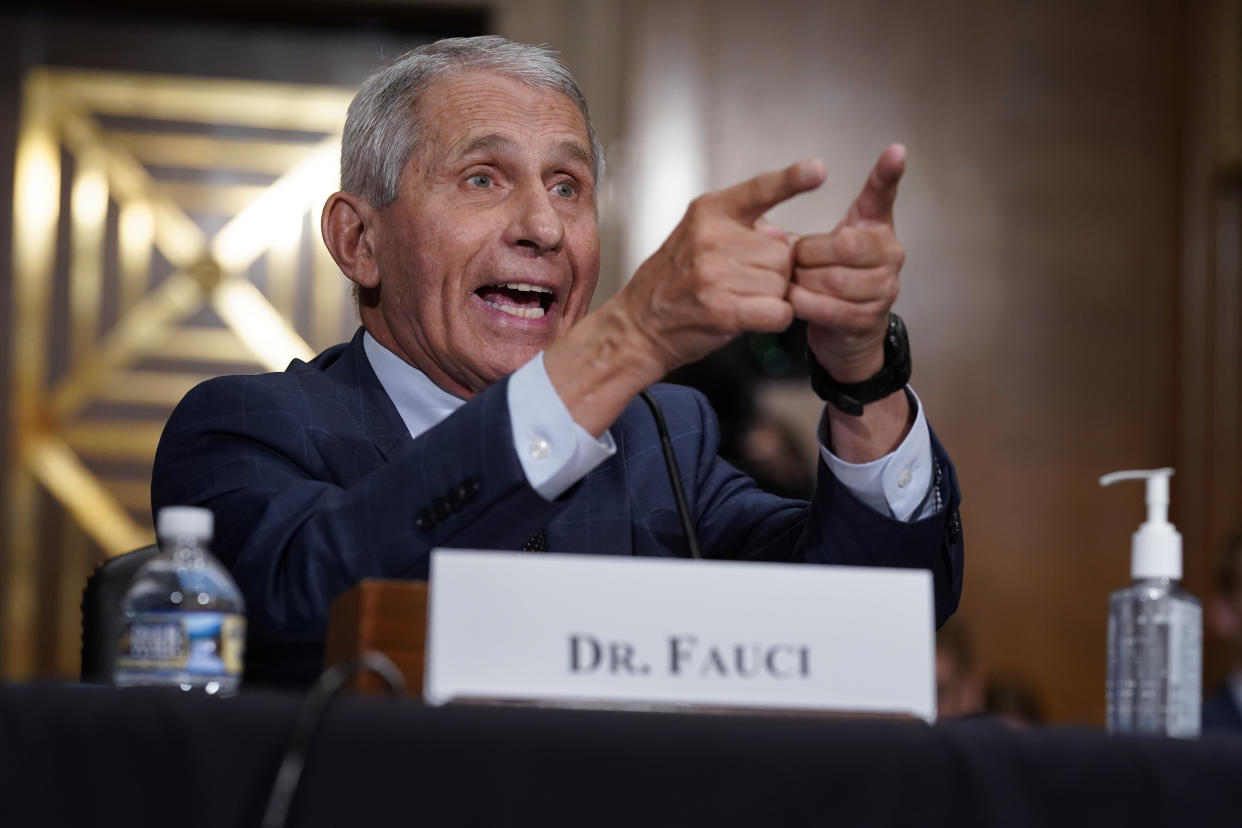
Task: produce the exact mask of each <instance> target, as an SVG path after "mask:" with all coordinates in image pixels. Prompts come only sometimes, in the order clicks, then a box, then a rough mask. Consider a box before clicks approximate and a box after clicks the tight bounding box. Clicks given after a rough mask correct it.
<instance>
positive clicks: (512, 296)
mask: <svg viewBox="0 0 1242 828" xmlns="http://www.w3.org/2000/svg"><path fill="white" fill-rule="evenodd" d="M475 293H476V294H477V295H478V297H479V298H480V299H482V300H483V301H484V302H486V303H487V304H489V305H491V306H492V307H493V308H495V309H496V310H498V311H500V312H501V313H507V314H509V315H510V316H516V317H518V318H520V319H542V318H543V315H544V314H545V313H547V312H548V309H549V308H551V307H552V303H553V302H555V301H556V293H554V292H553V290H552V288H548V287H544V286H542V285H531V284H526V283H525V282H506V283H504V284H501V285H484V286H483V287H481V288H479V289H478V290H476V291H475Z"/></svg>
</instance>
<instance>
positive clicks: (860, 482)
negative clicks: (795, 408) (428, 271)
mask: <svg viewBox="0 0 1242 828" xmlns="http://www.w3.org/2000/svg"><path fill="white" fill-rule="evenodd" d="M362 343H363V348H364V350H365V351H366V355H367V359H368V360H369V361H370V363H371V368H372V369H373V370H374V371H375V375H376V376H377V377H378V378H379V381H380V385H382V386H383V387H384V391H385V392H387V394H388V397H389V399H391V400H392V402H393V405H395V406H396V407H397V412H398V413H399V414H400V415H401V419H402V421H404V422H405V427H406V428H408V429H409V431H410V436H411V437H418V436H419V435H420V434H422V433H423V432H425V431H427V430H428V429H430V428H432V427H433V426H435V425H437V424H439V423H440V421H441V420H443V419H444V418H445V417H447V416H448V415H450V414H452V413H453V412H454V411H456V410H457V409H458V408H459V407H460V406H462V405H464V404H465V402H466V401H465V400H463V399H461V398H460V397H456V396H454V395H452V394H450V393H448V392H447V391H445V390H444V389H442V388H440V387H439V386H437V385H436V384H435V383H434V382H432V381H431V380H430V379H429V378H428V377H427V375H426V374H424V373H423V372H422V371H420V370H418V369H417V368H415V367H414V366H412V365H410V364H409V363H408V362H406V361H405V360H403V359H401V357H399V356H397V355H396V354H394V353H393V352H392V351H389V350H388V349H387V348H385V347H384V346H383V345H381V344H379V342H377V341H376V340H375V338H374V337H372V336H371V334H370V332H365V333H363V336H362ZM508 392H509V417H510V418H511V424H512V427H513V443H514V445H513V448H514V450H515V451H516V452H517V456H518V459H519V460H520V462H521V464H522V470H523V471H524V472H525V474H526V480H527V482H529V483H530V486H531V488H532V489H534V490H535V491H537V492H538V493H539V494H540V495H542V496H543V497H544V498H546V499H547V500H555V499H556V498H557V497H559V496H560V495H561V494H562V493H564V492H565V491H566V490H567V489H569V487H570V486H572V485H574V483H576V482H578V481H579V480H581V479H582V478H583V477H584V476H586V474H587V473H588V472H589V471H591V469H593V468H595V467H596V466H598V465H599V464H600V463H602V462H604V461H605V460H607V459H608V458H609V457H611V456H612V455H613V454H615V453H616V451H617V445H616V443H615V442H613V439H612V435H611V434H610V433H609V432H607V431H605V432H604V434H603V436H601V437H600V438H598V439H596V438H595V437H593V436H592V435H591V434H590V432H588V431H587V430H586V429H584V428H582V426H580V425H578V424H577V423H576V422H575V421H574V419H573V417H572V416H571V415H570V413H569V409H567V408H566V407H565V404H564V402H563V401H562V400H561V398H560V395H558V394H557V393H556V389H555V388H553V386H552V381H551V380H550V379H549V378H548V372H547V369H546V368H545V367H544V364H543V354H542V353H540V354H538V355H537V356H536V357H535V358H534V359H532V360H531V361H530V362H528V363H526V364H525V365H523V366H522V367H521V368H519V369H518V370H517V371H515V372H514V373H513V376H512V377H510V378H509V388H508ZM907 392H908V393H909V395H910V404H911V405H913V406H914V407H915V408H916V414H915V419H914V424H913V425H912V426H911V427H910V433H909V434H907V435H906V438H905V439H904V440H903V441H902V442H901V445H899V446H898V447H897V448H896V449H895V450H894V451H893V452H892V453H891V454H887V455H885V456H884V457H881V458H880V459H878V460H873V461H871V462H870V463H847V462H845V461H844V460H842V459H840V458H839V457H837V456H836V455H834V454H833V453H832V452H830V451H829V450H828V449H827V448H826V447H825V443H826V442H827V440H826V435H827V431H826V429H827V428H828V414H827V412H826V411H825V413H824V415H823V417H822V418H821V420H820V426H819V442H820V455H821V456H822V457H823V458H824V462H825V463H827V464H828V468H829V469H831V471H832V473H833V474H834V475H835V476H836V478H837V480H839V481H840V482H841V483H842V485H844V486H845V487H846V488H848V489H849V490H850V491H851V492H852V493H853V494H854V496H855V497H857V498H858V499H859V500H861V501H862V502H863V503H866V504H867V505H868V506H870V507H871V508H872V509H874V510H876V511H878V512H880V513H881V514H885V515H889V516H891V517H894V518H896V519H897V520H902V521H909V520H912V519H915V518H923V517H928V516H930V515H931V514H933V513H934V512H935V509H936V506H935V498H931V497H928V496H927V495H928V493H929V491H930V490H931V485H932V478H933V468H932V455H931V437H930V432H929V431H928V428H927V420H926V419H925V418H924V417H923V406H922V404H921V403H920V402H919V400H918V397H917V396H915V395H914V392H913V391H912V390H910V389H909V387H908V386H907Z"/></svg>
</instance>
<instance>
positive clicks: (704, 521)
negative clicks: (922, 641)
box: [661, 386, 964, 626]
mask: <svg viewBox="0 0 1242 828" xmlns="http://www.w3.org/2000/svg"><path fill="white" fill-rule="evenodd" d="M661 388H662V390H663V393H662V394H661V397H662V398H663V399H665V400H667V403H666V405H665V409H666V418H667V419H668V421H669V426H670V429H672V430H673V431H674V435H673V440H674V446H675V448H676V451H677V455H678V460H679V463H680V464H681V465H682V468H683V469H694V470H695V473H694V475H693V476H692V479H687V482H686V485H687V487H688V488H690V489H692V490H693V493H692V494H690V495H689V496H690V498H691V499H692V501H693V502H694V508H695V510H696V521H697V527H698V531H699V540H700V543H701V545H702V547H703V549H704V554H705V555H707V556H709V557H716V558H732V559H746V560H769V561H800V562H807V563H821V564H839V565H850V566H895V567H909V568H916V569H927V570H928V571H930V572H931V574H932V583H933V587H934V590H935V603H936V624H937V626H939V625H941V624H943V623H944V622H945V621H946V620H947V619H948V617H949V616H950V615H952V614H953V612H954V611H955V610H956V609H957V605H958V600H959V599H960V597H961V591H962V565H963V555H964V545H963V539H962V527H961V518H960V516H959V506H960V503H961V494H960V491H959V489H958V484H957V476H956V473H955V471H954V468H953V464H952V462H951V461H950V460H949V456H948V454H946V453H945V450H944V447H943V446H942V445H941V444H940V441H939V440H938V439H937V438H936V435H935V433H934V432H932V434H931V445H932V458H933V465H934V472H933V482H932V488H933V491H932V494H931V496H932V497H933V498H936V499H937V501H938V503H939V504H940V505H941V508H940V509H938V510H937V511H936V513H935V514H933V515H931V516H930V517H927V518H924V519H922V520H919V521H915V522H912V523H904V522H902V521H898V520H894V519H893V518H891V517H889V516H887V515H883V514H880V513H879V512H877V511H875V510H873V509H871V508H870V507H869V506H867V505H865V504H864V503H862V502H861V501H859V500H858V499H857V498H855V497H854V496H853V494H851V493H850V491H849V489H848V488H846V487H845V486H844V485H842V484H841V483H839V482H838V481H837V480H836V478H835V477H833V475H832V472H831V471H830V470H829V469H828V467H827V466H826V465H825V464H824V462H823V460H822V459H821V460H819V461H818V476H817V481H816V487H815V493H814V495H813V496H812V499H811V501H810V503H807V502H806V501H800V500H788V499H785V498H781V497H777V496H775V495H772V494H768V493H767V492H764V491H762V490H760V489H759V488H758V487H757V486H756V485H755V483H754V481H753V480H751V479H750V478H749V477H747V476H746V475H744V474H742V473H741V472H740V471H738V470H737V469H735V468H734V467H733V466H731V465H730V464H729V463H727V462H725V461H724V460H721V459H720V457H719V456H718V455H717V453H716V452H717V448H718V444H719V427H718V425H717V421H716V416H715V413H714V412H713V411H712V410H711V408H710V406H708V404H707V401H706V400H705V399H704V398H703V397H702V395H700V394H698V393H697V392H691V391H689V390H687V389H676V390H675V391H674V390H673V389H670V387H668V386H663V387H661ZM670 392H671V393H670ZM682 395H685V396H686V397H689V398H690V399H691V400H693V403H690V402H688V401H687V400H686V399H685V398H684V397H682ZM669 412H672V413H671V414H670V413H669ZM686 477H687V478H691V476H690V475H689V473H688V472H686Z"/></svg>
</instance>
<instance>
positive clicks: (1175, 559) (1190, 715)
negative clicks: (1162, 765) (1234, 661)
mask: <svg viewBox="0 0 1242 828" xmlns="http://www.w3.org/2000/svg"><path fill="white" fill-rule="evenodd" d="M1172 474H1173V470H1172V469H1168V468H1166V469H1154V470H1152V471H1132V472H1116V473H1114V474H1109V475H1105V476H1104V477H1102V478H1100V483H1101V485H1104V486H1108V485H1110V484H1112V483H1115V482H1117V481H1119V480H1135V479H1144V480H1146V481H1147V520H1146V521H1145V522H1144V523H1143V524H1142V525H1141V526H1139V528H1138V531H1137V532H1135V533H1134V539H1133V546H1132V550H1131V561H1130V571H1131V575H1132V577H1133V578H1134V583H1133V584H1132V585H1131V586H1129V587H1126V588H1125V589H1119V590H1117V591H1116V592H1114V593H1113V594H1112V595H1111V596H1109V602H1108V691H1107V694H1108V729H1109V731H1110V732H1113V733H1146V734H1156V735H1163V736H1179V737H1183V738H1194V737H1196V736H1198V735H1199V715H1200V707H1201V704H1202V694H1201V687H1202V682H1203V678H1202V676H1203V609H1202V607H1201V605H1200V604H1199V601H1198V600H1197V599H1196V598H1195V597H1194V596H1193V595H1191V594H1190V593H1188V592H1186V590H1184V589H1182V588H1181V586H1180V585H1179V581H1180V580H1181V577H1182V536H1181V534H1180V533H1179V532H1178V531H1177V529H1176V528H1174V526H1173V524H1171V523H1169V520H1168V506H1169V476H1170V475H1172Z"/></svg>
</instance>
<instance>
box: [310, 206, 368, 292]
mask: <svg viewBox="0 0 1242 828" xmlns="http://www.w3.org/2000/svg"><path fill="white" fill-rule="evenodd" d="M377 221H378V211H377V210H376V209H375V208H374V207H372V206H371V204H370V203H369V202H368V201H367V200H366V199H364V198H361V197H359V196H356V195H354V194H353V193H333V194H332V195H330V196H328V200H327V202H326V203H325V204H324V205H323V214H322V215H321V216H320V217H319V229H320V231H321V232H322V233H323V241H324V244H325V245H327V247H328V252H329V253H331V254H332V258H333V259H334V260H335V261H336V264H337V266H338V267H339V268H340V269H341V272H343V273H344V274H345V275H346V276H348V277H349V278H350V279H351V280H353V281H354V282H356V283H357V284H358V286H359V287H362V288H376V287H379V283H380V274H379V265H378V264H377V263H376V261H375V229H376V224H377Z"/></svg>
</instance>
